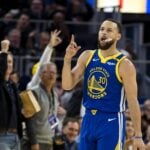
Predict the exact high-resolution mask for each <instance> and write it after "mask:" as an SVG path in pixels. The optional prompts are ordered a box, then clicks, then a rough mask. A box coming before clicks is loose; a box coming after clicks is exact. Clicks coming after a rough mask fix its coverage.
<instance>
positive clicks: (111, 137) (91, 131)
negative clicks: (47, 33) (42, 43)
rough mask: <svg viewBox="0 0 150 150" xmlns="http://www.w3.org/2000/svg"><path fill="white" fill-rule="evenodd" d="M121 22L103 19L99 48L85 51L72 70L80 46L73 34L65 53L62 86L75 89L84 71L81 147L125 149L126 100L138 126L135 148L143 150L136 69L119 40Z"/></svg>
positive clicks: (95, 149) (102, 149)
mask: <svg viewBox="0 0 150 150" xmlns="http://www.w3.org/2000/svg"><path fill="white" fill-rule="evenodd" d="M121 32H122V31H121V25H120V23H118V22H117V21H115V20H112V19H107V20H105V21H104V22H102V24H101V26H100V28H99V33H98V44H99V49H97V50H87V51H84V52H83V53H82V54H81V55H80V57H79V58H78V61H77V64H76V66H75V67H74V68H73V69H72V70H71V60H72V57H73V56H75V55H76V53H77V52H78V50H79V49H80V48H81V47H80V46H78V45H77V44H76V42H75V40H74V36H72V38H71V41H70V44H69V45H68V47H67V49H66V54H65V56H64V65H63V71H62V86H63V88H64V89H65V90H70V89H72V88H73V87H74V86H75V85H76V84H77V83H78V82H79V80H81V78H82V76H83V75H84V88H83V92H84V94H83V105H84V106H85V108H86V112H85V116H84V118H83V122H82V127H81V139H80V150H123V146H124V136H125V116H124V111H125V100H126V98H127V102H128V107H129V110H130V113H131V117H132V121H133V124H134V129H135V136H134V148H135V150H144V147H145V146H144V143H143V140H142V133H141V113H140V109H139V104H138V100H137V83H136V70H135V67H134V65H133V64H132V63H131V61H129V60H128V59H127V58H126V57H125V56H124V55H123V54H122V53H120V52H119V51H118V50H117V48H116V44H117V42H118V41H119V40H120V38H121Z"/></svg>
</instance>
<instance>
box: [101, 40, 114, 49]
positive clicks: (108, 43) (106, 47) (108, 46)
mask: <svg viewBox="0 0 150 150" xmlns="http://www.w3.org/2000/svg"><path fill="white" fill-rule="evenodd" d="M113 44H114V40H111V41H109V42H105V44H101V42H100V41H98V47H99V48H100V49H101V50H107V49H109V48H110V47H111V46H112V45H113Z"/></svg>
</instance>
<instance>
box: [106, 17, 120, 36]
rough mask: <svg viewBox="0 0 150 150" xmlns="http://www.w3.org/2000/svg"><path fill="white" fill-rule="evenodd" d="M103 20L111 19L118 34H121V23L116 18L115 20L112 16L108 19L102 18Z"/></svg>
mask: <svg viewBox="0 0 150 150" xmlns="http://www.w3.org/2000/svg"><path fill="white" fill-rule="evenodd" d="M104 21H111V22H113V23H115V24H116V25H117V28H118V32H119V33H120V34H122V24H121V23H120V22H119V21H117V20H115V19H112V18H108V19H106V20H104Z"/></svg>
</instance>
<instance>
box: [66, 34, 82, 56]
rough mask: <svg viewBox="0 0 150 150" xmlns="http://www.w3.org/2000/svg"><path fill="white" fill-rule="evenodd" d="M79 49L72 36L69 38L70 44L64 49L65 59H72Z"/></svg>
mask: <svg viewBox="0 0 150 150" xmlns="http://www.w3.org/2000/svg"><path fill="white" fill-rule="evenodd" d="M80 48H81V46H78V45H77V43H76V42H75V40H74V35H72V36H71V40H70V43H69V45H68V47H67V49H66V55H65V57H66V58H72V57H73V56H75V55H76V54H77V52H78V50H79V49H80Z"/></svg>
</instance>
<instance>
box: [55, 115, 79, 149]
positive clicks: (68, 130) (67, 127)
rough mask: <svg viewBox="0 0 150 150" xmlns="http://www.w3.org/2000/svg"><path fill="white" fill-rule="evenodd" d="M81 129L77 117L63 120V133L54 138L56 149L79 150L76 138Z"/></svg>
mask: <svg viewBox="0 0 150 150" xmlns="http://www.w3.org/2000/svg"><path fill="white" fill-rule="evenodd" d="M79 130H80V124H79V122H78V120H77V119H74V118H66V119H65V120H64V122H63V127H62V135H58V136H56V137H55V138H54V150H78V144H77V142H76V138H77V136H78V134H79ZM58 141H60V142H58Z"/></svg>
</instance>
